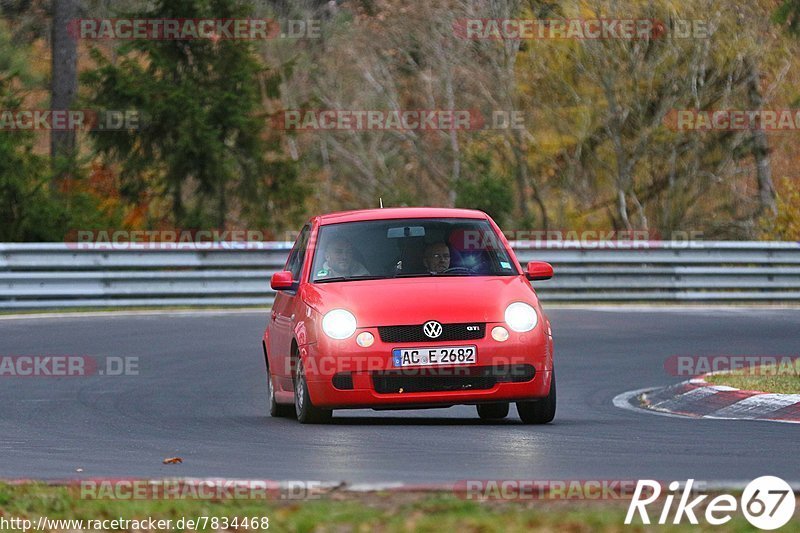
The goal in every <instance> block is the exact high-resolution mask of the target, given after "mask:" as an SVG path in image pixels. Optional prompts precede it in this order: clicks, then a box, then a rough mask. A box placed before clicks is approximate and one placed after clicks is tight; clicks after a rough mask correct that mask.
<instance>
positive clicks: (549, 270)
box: [525, 261, 553, 281]
mask: <svg viewBox="0 0 800 533" xmlns="http://www.w3.org/2000/svg"><path fill="white" fill-rule="evenodd" d="M525 277H526V278H528V279H529V280H531V281H543V280H546V279H550V278H552V277H553V265H551V264H550V263H545V262H544V261H531V262H530V263H528V268H527V269H526V270H525Z"/></svg>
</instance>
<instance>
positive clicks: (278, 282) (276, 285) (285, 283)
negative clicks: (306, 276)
mask: <svg viewBox="0 0 800 533" xmlns="http://www.w3.org/2000/svg"><path fill="white" fill-rule="evenodd" d="M269 285H270V287H272V290H275V291H282V290H286V289H291V288H292V285H294V280H293V279H292V273H291V272H289V271H288V270H283V271H281V272H275V273H274V274H273V275H272V280H271V281H270V284H269Z"/></svg>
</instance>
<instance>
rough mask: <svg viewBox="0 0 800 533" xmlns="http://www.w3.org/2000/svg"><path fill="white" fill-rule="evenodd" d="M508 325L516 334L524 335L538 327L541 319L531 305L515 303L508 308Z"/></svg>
mask: <svg viewBox="0 0 800 533" xmlns="http://www.w3.org/2000/svg"><path fill="white" fill-rule="evenodd" d="M505 318H506V324H508V327H510V328H511V329H513V330H514V331H516V332H519V333H524V332H526V331H530V330H532V329H533V328H535V327H536V324H537V323H538V322H539V317H538V316H536V311H535V310H534V309H533V307H531V306H530V305H528V304H526V303H522V302H514V303H513V304H511V305H509V306H508V307H506V315H505Z"/></svg>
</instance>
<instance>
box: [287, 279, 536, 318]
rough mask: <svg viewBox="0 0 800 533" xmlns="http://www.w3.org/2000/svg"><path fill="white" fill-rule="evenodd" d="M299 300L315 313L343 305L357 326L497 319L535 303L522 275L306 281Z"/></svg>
mask: <svg viewBox="0 0 800 533" xmlns="http://www.w3.org/2000/svg"><path fill="white" fill-rule="evenodd" d="M302 297H303V300H304V301H305V302H306V303H307V304H308V305H309V306H310V307H312V308H314V309H315V310H316V311H318V312H320V313H326V312H328V311H330V310H331V309H337V308H341V309H347V310H348V311H351V312H352V313H353V314H354V315H355V316H356V320H357V321H358V326H359V327H374V326H382V325H404V324H405V325H410V324H421V323H423V322H426V321H428V320H438V321H440V322H443V323H461V322H502V321H503V320H504V317H503V314H504V312H505V308H506V306H508V304H510V303H511V302H515V301H522V302H528V303H529V304H531V305H533V306H535V307H538V305H537V299H536V295H535V293H534V292H533V289H532V288H531V286H530V284H529V283H528V281H527V280H526V279H525V278H524V277H522V276H492V277H488V276H487V277H447V278H441V277H438V278H437V277H425V278H401V279H383V280H363V281H346V282H334V283H315V284H307V285H305V286H304V290H303V291H302Z"/></svg>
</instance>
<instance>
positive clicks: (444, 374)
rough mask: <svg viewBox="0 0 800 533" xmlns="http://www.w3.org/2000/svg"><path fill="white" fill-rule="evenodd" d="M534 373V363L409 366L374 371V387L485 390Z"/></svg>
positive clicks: (382, 391) (385, 391)
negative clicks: (450, 366) (449, 366)
mask: <svg viewBox="0 0 800 533" xmlns="http://www.w3.org/2000/svg"><path fill="white" fill-rule="evenodd" d="M535 374H536V371H535V369H534V368H533V366H531V365H512V366H503V367H493V366H484V367H480V366H479V367H456V368H407V369H403V370H386V371H381V372H373V373H372V386H373V388H374V389H375V392H377V393H378V394H397V393H409V392H447V391H464V390H486V389H491V388H492V387H494V386H495V385H496V384H497V383H508V382H514V383H520V382H525V381H530V380H532V379H533V377H534V375H535Z"/></svg>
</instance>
